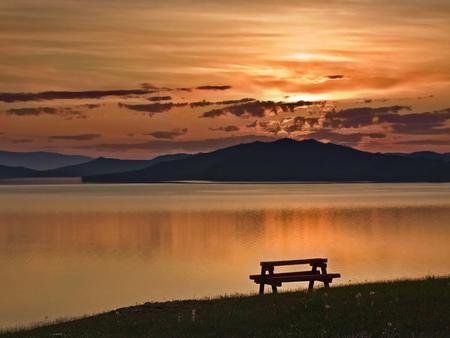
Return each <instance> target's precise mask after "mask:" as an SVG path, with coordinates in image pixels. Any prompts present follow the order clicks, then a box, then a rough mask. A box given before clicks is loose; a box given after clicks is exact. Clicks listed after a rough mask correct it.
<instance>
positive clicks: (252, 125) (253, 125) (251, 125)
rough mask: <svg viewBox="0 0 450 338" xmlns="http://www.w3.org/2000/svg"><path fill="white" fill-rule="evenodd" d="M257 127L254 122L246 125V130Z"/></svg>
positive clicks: (256, 121)
mask: <svg viewBox="0 0 450 338" xmlns="http://www.w3.org/2000/svg"><path fill="white" fill-rule="evenodd" d="M257 125H258V120H255V121H253V122H251V123H249V124H247V125H246V127H247V128H256V126H257Z"/></svg>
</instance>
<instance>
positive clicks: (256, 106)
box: [201, 101, 317, 118]
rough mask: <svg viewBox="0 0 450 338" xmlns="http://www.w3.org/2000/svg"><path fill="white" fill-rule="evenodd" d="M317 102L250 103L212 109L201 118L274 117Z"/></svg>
mask: <svg viewBox="0 0 450 338" xmlns="http://www.w3.org/2000/svg"><path fill="white" fill-rule="evenodd" d="M316 103H317V102H309V101H297V102H274V101H252V102H246V103H242V104H237V105H232V106H229V107H224V108H219V109H213V110H209V111H206V112H204V113H203V114H202V115H201V117H210V118H215V117H219V116H225V115H235V116H238V117H242V118H249V117H264V116H266V115H270V114H272V115H276V114H278V113H280V112H293V111H294V110H295V109H296V108H298V107H304V106H310V105H313V104H316Z"/></svg>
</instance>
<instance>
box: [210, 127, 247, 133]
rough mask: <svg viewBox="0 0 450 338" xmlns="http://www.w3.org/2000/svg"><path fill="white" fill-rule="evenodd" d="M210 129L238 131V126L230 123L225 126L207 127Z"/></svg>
mask: <svg viewBox="0 0 450 338" xmlns="http://www.w3.org/2000/svg"><path fill="white" fill-rule="evenodd" d="M209 129H210V130H212V131H226V132H233V131H239V129H240V128H239V127H238V126H234V125H230V126H225V127H218V128H209Z"/></svg>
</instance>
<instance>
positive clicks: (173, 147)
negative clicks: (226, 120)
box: [77, 135, 276, 152]
mask: <svg viewBox="0 0 450 338" xmlns="http://www.w3.org/2000/svg"><path fill="white" fill-rule="evenodd" d="M274 140H276V138H273V137H270V136H266V135H242V136H230V137H223V138H209V139H204V140H191V141H175V140H152V141H147V142H141V143H128V144H126V143H104V144H97V145H88V146H78V147H77V148H78V149H96V150H99V151H130V150H147V151H149V152H171V151H188V152H198V151H211V150H215V149H219V148H224V147H229V146H232V145H237V144H240V143H249V142H254V141H274Z"/></svg>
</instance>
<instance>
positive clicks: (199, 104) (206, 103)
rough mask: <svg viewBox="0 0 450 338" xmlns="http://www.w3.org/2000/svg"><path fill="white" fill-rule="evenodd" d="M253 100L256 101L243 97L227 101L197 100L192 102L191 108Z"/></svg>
mask: <svg viewBox="0 0 450 338" xmlns="http://www.w3.org/2000/svg"><path fill="white" fill-rule="evenodd" d="M252 101H256V100H255V99H252V98H247V97H246V98H243V99H238V100H225V101H215V102H214V101H206V100H203V101H197V102H191V103H190V104H189V105H190V106H191V108H196V107H207V106H212V105H229V104H240V103H247V102H252Z"/></svg>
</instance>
